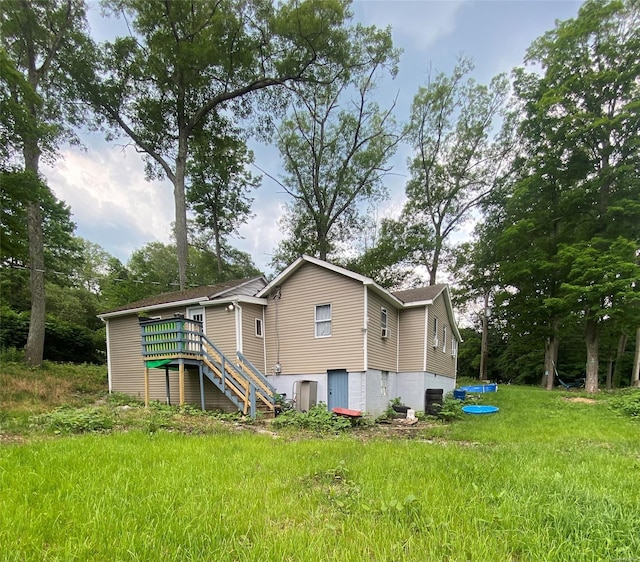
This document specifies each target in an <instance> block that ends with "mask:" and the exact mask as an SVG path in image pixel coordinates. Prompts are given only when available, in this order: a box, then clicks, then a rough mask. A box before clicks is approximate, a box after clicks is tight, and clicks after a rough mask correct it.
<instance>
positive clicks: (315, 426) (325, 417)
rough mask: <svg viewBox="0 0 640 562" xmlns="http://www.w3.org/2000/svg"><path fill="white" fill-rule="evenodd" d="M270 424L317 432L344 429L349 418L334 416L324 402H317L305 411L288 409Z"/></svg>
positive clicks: (277, 427) (349, 424) (347, 426)
mask: <svg viewBox="0 0 640 562" xmlns="http://www.w3.org/2000/svg"><path fill="white" fill-rule="evenodd" d="M272 426H273V427H274V428H276V429H282V428H285V427H293V428H299V429H309V430H311V431H317V432H319V433H327V432H335V431H344V430H346V429H349V428H351V422H350V421H349V419H347V418H345V417H342V416H336V415H335V414H334V413H333V412H329V411H328V410H327V406H326V405H325V404H322V403H320V404H318V405H317V406H314V407H313V408H311V409H310V410H309V411H308V412H307V413H301V412H297V411H296V410H288V411H285V412H283V413H282V414H281V415H279V416H278V417H277V418H276V419H274V420H273V423H272Z"/></svg>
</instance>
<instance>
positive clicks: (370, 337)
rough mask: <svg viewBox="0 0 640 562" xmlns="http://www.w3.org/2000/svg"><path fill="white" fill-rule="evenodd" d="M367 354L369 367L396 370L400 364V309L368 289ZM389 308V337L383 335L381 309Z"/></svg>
mask: <svg viewBox="0 0 640 562" xmlns="http://www.w3.org/2000/svg"><path fill="white" fill-rule="evenodd" d="M367 308H368V310H367V311H368V316H369V322H368V323H367V354H368V365H367V367H368V368H369V369H379V370H381V371H395V370H396V368H397V365H398V362H397V355H398V311H397V309H396V308H394V307H393V306H392V305H391V304H389V303H387V302H385V301H383V300H382V299H381V298H380V297H379V296H378V295H376V294H375V293H373V292H372V291H368V307H367ZM382 308H385V309H386V310H387V333H388V337H386V338H383V337H382V314H381V309H382Z"/></svg>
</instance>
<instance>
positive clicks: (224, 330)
mask: <svg viewBox="0 0 640 562" xmlns="http://www.w3.org/2000/svg"><path fill="white" fill-rule="evenodd" d="M227 306H228V303H227V304H226V305H219V306H206V307H205V309H204V310H205V318H206V323H207V329H206V332H207V338H208V339H209V341H210V342H211V343H212V344H213V345H215V346H216V347H217V348H218V349H219V350H220V351H221V352H222V353H223V354H224V355H226V356H227V357H228V358H229V359H232V360H233V361H234V362H235V359H236V352H237V351H238V347H237V340H236V311H235V310H229V309H228V308H227Z"/></svg>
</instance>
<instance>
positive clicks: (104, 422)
mask: <svg viewBox="0 0 640 562" xmlns="http://www.w3.org/2000/svg"><path fill="white" fill-rule="evenodd" d="M31 423H32V425H34V426H36V427H38V426H39V427H42V428H44V429H48V430H51V431H54V432H59V433H88V432H96V431H106V430H109V429H112V428H113V418H112V416H111V414H110V413H108V412H104V411H102V410H98V409H96V408H79V409H77V408H69V407H68V406H63V407H61V408H57V409H56V410H54V411H53V412H50V413H48V414H42V415H40V416H34V417H33V418H32V419H31Z"/></svg>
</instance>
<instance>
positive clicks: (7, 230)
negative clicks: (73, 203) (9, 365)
mask: <svg viewBox="0 0 640 562" xmlns="http://www.w3.org/2000/svg"><path fill="white" fill-rule="evenodd" d="M0 184H1V185H2V190H0V205H1V208H0V236H1V240H2V243H1V244H0V264H2V268H3V269H2V278H1V283H2V291H0V296H1V300H2V304H4V305H6V306H9V307H10V308H12V309H14V310H16V311H24V310H27V309H28V308H30V306H31V305H30V301H31V295H30V285H29V282H28V273H29V260H30V249H29V244H30V242H29V234H28V221H27V215H28V208H29V202H30V201H31V200H32V198H34V197H35V198H37V200H38V202H39V207H40V210H41V214H42V230H43V249H42V251H43V252H42V253H43V271H42V272H39V273H42V274H43V277H46V278H47V280H48V282H49V283H54V284H57V285H67V286H68V285H70V284H71V281H70V280H71V277H72V273H71V272H72V271H73V269H74V268H76V267H78V266H79V265H80V264H81V263H82V253H81V245H80V244H79V242H78V239H77V238H75V237H74V236H73V232H74V230H75V224H74V223H73V222H72V220H71V211H70V209H69V207H68V206H67V205H66V204H65V203H64V202H63V201H60V200H59V199H57V198H56V197H55V195H53V193H51V191H50V190H49V188H48V187H47V185H46V184H45V183H44V182H43V181H42V180H40V179H38V178H37V177H36V176H34V175H33V174H32V173H31V172H21V171H10V172H7V171H4V172H0Z"/></svg>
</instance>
